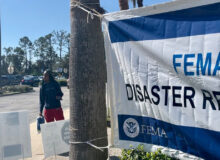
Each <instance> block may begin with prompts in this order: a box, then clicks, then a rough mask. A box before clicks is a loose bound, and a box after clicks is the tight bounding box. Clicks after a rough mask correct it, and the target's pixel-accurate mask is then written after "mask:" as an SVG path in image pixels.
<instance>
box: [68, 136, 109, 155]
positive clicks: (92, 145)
mask: <svg viewBox="0 0 220 160" xmlns="http://www.w3.org/2000/svg"><path fill="white" fill-rule="evenodd" d="M104 138H107V137H101V138H95V139H92V140H90V141H86V142H69V143H70V144H88V145H89V146H91V147H93V148H95V149H98V150H100V151H102V152H104V149H106V148H109V147H110V145H108V146H105V147H98V146H96V145H94V144H92V143H91V142H93V141H97V140H99V139H104Z"/></svg>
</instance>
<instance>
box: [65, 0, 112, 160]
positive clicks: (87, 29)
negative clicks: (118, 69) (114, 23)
mask: <svg viewBox="0 0 220 160" xmlns="http://www.w3.org/2000/svg"><path fill="white" fill-rule="evenodd" d="M77 2H80V3H83V4H84V5H89V7H90V8H92V9H95V10H100V3H99V0H71V3H77ZM87 16H88V14H87V13H86V12H85V11H83V10H81V9H79V8H77V7H76V8H71V38H70V40H71V47H70V65H69V66H70V127H71V132H70V141H72V142H85V141H88V140H93V139H97V138H98V139H97V140H94V141H93V142H91V143H93V144H94V145H96V146H107V143H108V142H107V126H106V125H107V123H106V105H105V104H106V103H105V82H106V66H105V52H104V41H103V35H102V31H101V23H100V22H101V21H100V19H99V18H98V17H94V19H93V20H91V21H89V23H87ZM107 157H108V154H107V149H106V150H104V152H101V151H100V150H98V149H95V148H93V147H91V146H89V145H88V144H86V143H82V144H70V160H105V159H107Z"/></svg>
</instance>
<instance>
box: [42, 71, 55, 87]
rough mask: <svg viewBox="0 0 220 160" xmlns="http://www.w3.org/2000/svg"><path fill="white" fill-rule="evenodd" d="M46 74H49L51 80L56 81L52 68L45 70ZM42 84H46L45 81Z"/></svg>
mask: <svg viewBox="0 0 220 160" xmlns="http://www.w3.org/2000/svg"><path fill="white" fill-rule="evenodd" d="M44 74H47V75H48V76H49V80H50V82H53V81H55V80H54V77H53V74H52V72H51V71H50V70H45V71H44ZM42 84H44V81H43V83H42Z"/></svg>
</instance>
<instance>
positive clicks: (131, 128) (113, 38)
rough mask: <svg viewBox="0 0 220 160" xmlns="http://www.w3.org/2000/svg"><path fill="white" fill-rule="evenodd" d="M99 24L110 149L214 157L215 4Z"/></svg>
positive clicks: (156, 10) (219, 44)
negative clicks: (140, 147)
mask: <svg viewBox="0 0 220 160" xmlns="http://www.w3.org/2000/svg"><path fill="white" fill-rule="evenodd" d="M103 26H104V37H105V47H106V59H107V72H108V73H107V75H108V83H107V103H108V105H109V106H111V114H112V115H111V116H112V125H113V126H112V130H113V133H112V138H113V142H112V143H113V145H115V146H116V147H121V148H129V145H130V144H131V145H133V146H137V145H138V144H144V146H145V149H146V150H148V151H154V150H156V149H157V148H162V150H163V151H164V152H167V153H168V154H173V155H175V156H177V157H179V158H181V159H186V158H194V159H196V157H200V158H203V159H220V152H219V149H220V0H209V1H207V0H193V1H191V0H190V1H189V0H181V1H173V2H170V3H165V4H160V5H156V6H150V7H145V8H140V9H134V10H129V11H123V12H117V13H111V14H106V15H105V16H104V19H103ZM197 159H198V158H197Z"/></svg>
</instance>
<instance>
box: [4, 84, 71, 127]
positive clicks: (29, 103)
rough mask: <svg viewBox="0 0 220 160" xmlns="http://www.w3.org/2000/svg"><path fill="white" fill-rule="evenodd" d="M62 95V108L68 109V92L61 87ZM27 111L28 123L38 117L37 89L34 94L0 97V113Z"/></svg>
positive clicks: (36, 88)
mask: <svg viewBox="0 0 220 160" xmlns="http://www.w3.org/2000/svg"><path fill="white" fill-rule="evenodd" d="M61 89H62V92H63V93H64V96H63V100H62V101H61V104H62V108H64V109H65V108H68V107H69V90H68V89H67V88H66V87H62V88H61ZM20 110H27V111H29V113H30V114H29V117H30V119H29V120H30V123H31V122H34V121H35V120H36V118H37V117H38V115H39V88H38V87H35V88H34V92H31V93H22V94H17V95H11V96H4V97H0V112H12V111H20Z"/></svg>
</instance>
